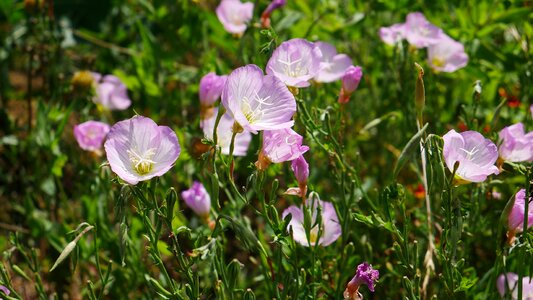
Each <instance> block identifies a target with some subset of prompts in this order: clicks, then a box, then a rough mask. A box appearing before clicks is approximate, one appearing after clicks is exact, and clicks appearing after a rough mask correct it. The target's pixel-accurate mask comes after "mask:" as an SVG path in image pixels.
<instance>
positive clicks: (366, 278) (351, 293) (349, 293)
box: [343, 262, 379, 300]
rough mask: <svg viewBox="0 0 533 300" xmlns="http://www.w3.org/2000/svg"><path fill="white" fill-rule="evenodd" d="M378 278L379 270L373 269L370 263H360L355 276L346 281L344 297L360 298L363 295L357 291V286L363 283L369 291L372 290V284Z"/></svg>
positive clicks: (358, 299) (351, 299)
mask: <svg viewBox="0 0 533 300" xmlns="http://www.w3.org/2000/svg"><path fill="white" fill-rule="evenodd" d="M378 279H379V271H378V270H374V269H373V268H372V265H370V264H368V263H366V262H365V263H362V264H360V265H358V266H357V270H356V272H355V276H354V277H353V278H352V280H350V282H348V285H347V286H346V289H345V290H344V294H343V296H344V299H350V300H360V299H363V296H362V295H361V294H360V293H359V287H360V286H361V285H363V284H365V285H366V286H367V287H368V289H369V290H370V291H371V292H374V286H375V284H376V281H377V280H378Z"/></svg>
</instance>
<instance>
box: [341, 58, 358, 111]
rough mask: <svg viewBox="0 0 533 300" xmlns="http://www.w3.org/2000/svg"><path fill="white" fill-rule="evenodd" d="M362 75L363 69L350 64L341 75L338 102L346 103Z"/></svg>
mask: <svg viewBox="0 0 533 300" xmlns="http://www.w3.org/2000/svg"><path fill="white" fill-rule="evenodd" d="M362 77H363V70H362V69H361V67H359V66H357V67H354V66H350V67H349V68H348V69H346V72H345V73H344V75H343V76H342V88H341V92H340V95H339V103H348V101H349V100H350V96H351V95H352V93H353V92H355V90H356V89H357V87H358V86H359V82H361V78H362Z"/></svg>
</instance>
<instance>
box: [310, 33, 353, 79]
mask: <svg viewBox="0 0 533 300" xmlns="http://www.w3.org/2000/svg"><path fill="white" fill-rule="evenodd" d="M315 47H317V48H318V49H320V52H322V58H321V59H320V71H319V72H318V74H317V75H316V76H315V78H314V79H315V81H317V82H333V81H336V80H339V79H340V78H341V77H342V76H343V75H344V73H345V72H346V70H347V69H348V67H350V66H351V65H352V59H351V58H350V57H348V55H346V54H337V49H335V46H333V45H331V44H328V43H324V42H316V43H315Z"/></svg>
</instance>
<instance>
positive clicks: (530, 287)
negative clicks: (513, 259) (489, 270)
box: [496, 273, 533, 300]
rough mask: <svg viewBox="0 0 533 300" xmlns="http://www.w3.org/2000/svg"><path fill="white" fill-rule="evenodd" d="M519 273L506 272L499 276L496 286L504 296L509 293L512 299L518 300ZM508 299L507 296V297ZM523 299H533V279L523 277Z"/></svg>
mask: <svg viewBox="0 0 533 300" xmlns="http://www.w3.org/2000/svg"><path fill="white" fill-rule="evenodd" d="M518 279H519V276H518V274H515V273H506V274H501V275H500V276H498V279H497V280H496V287H497V288H498V292H499V293H500V295H501V296H502V298H503V297H504V296H505V295H506V293H508V294H509V295H511V299H513V300H518ZM505 299H507V298H505ZM522 299H524V300H533V279H530V278H529V277H525V276H524V277H522Z"/></svg>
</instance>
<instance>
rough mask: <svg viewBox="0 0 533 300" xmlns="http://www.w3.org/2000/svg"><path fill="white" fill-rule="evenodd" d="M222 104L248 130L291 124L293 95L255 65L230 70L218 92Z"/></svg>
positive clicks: (277, 80)
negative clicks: (224, 83)
mask: <svg viewBox="0 0 533 300" xmlns="http://www.w3.org/2000/svg"><path fill="white" fill-rule="evenodd" d="M222 105H224V107H225V108H226V110H227V112H228V113H229V114H230V116H231V117H233V118H234V119H235V122H236V123H237V124H239V125H240V126H241V127H242V128H244V130H247V131H250V132H252V133H257V131H259V130H274V129H283V128H290V127H292V125H293V124H294V121H293V120H292V116H293V115H294V113H295V112H296V100H295V99H294V95H293V94H291V92H289V89H288V88H287V87H286V86H285V85H284V84H283V82H281V81H280V80H279V79H277V78H276V77H274V76H271V75H266V76H264V75H263V71H261V69H259V67H258V66H256V65H247V66H244V67H240V68H237V69H235V70H234V71H233V72H231V74H230V75H229V76H228V80H227V81H226V85H225V86H224V90H223V92H222Z"/></svg>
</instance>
